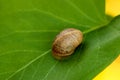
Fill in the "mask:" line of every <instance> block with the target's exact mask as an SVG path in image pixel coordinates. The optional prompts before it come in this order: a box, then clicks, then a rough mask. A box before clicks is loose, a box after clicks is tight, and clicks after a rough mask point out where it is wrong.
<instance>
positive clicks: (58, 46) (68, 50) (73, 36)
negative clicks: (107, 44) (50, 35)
mask: <svg viewBox="0 0 120 80" xmlns="http://www.w3.org/2000/svg"><path fill="white" fill-rule="evenodd" d="M82 40H83V33H82V32H81V31H80V30H78V29H74V28H68V29H65V30H63V31H61V32H60V33H59V34H58V35H57V36H56V39H55V40H54V42H53V45H52V54H53V56H54V57H55V58H56V59H62V58H63V57H66V56H69V55H71V54H72V53H73V52H74V51H75V49H76V48H77V47H78V45H80V44H81V42H82Z"/></svg>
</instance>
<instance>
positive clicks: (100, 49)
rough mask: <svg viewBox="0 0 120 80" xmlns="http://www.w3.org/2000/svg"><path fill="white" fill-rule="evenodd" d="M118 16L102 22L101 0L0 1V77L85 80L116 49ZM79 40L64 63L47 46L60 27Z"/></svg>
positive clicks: (1, 79) (110, 58)
mask: <svg viewBox="0 0 120 80" xmlns="http://www.w3.org/2000/svg"><path fill="white" fill-rule="evenodd" d="M119 20H120V19H119V17H118V19H115V20H114V21H113V22H112V23H111V24H109V25H108V26H103V25H105V24H107V22H108V21H107V19H106V17H105V14H104V0H101V1H98V0H0V44H1V45H0V80H80V79H82V80H90V79H92V78H93V77H94V76H95V75H96V74H97V73H99V72H100V71H101V70H102V69H104V68H105V67H106V66H107V65H108V64H109V63H111V62H112V61H113V60H114V59H115V58H116V57H117V55H118V53H120V51H119V47H120V46H119V42H120V38H119V37H120V36H119V29H120V28H119V26H118V25H119ZM69 27H73V28H77V29H80V30H82V31H83V33H84V41H83V43H82V44H81V45H80V46H79V47H78V48H77V50H76V52H75V53H74V54H73V55H72V56H71V57H70V58H69V59H67V60H65V61H58V60H56V59H54V58H53V57H52V55H51V45H52V42H53V40H54V38H55V36H56V35H57V34H58V33H59V31H61V30H63V29H65V28H69Z"/></svg>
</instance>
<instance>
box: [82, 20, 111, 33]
mask: <svg viewBox="0 0 120 80" xmlns="http://www.w3.org/2000/svg"><path fill="white" fill-rule="evenodd" d="M108 23H109V22H107V23H106V24H103V25H100V26H96V27H93V28H91V29H88V30H86V31H83V34H88V33H90V32H92V31H95V30H97V29H100V28H102V27H104V26H106V25H107V24H108Z"/></svg>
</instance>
